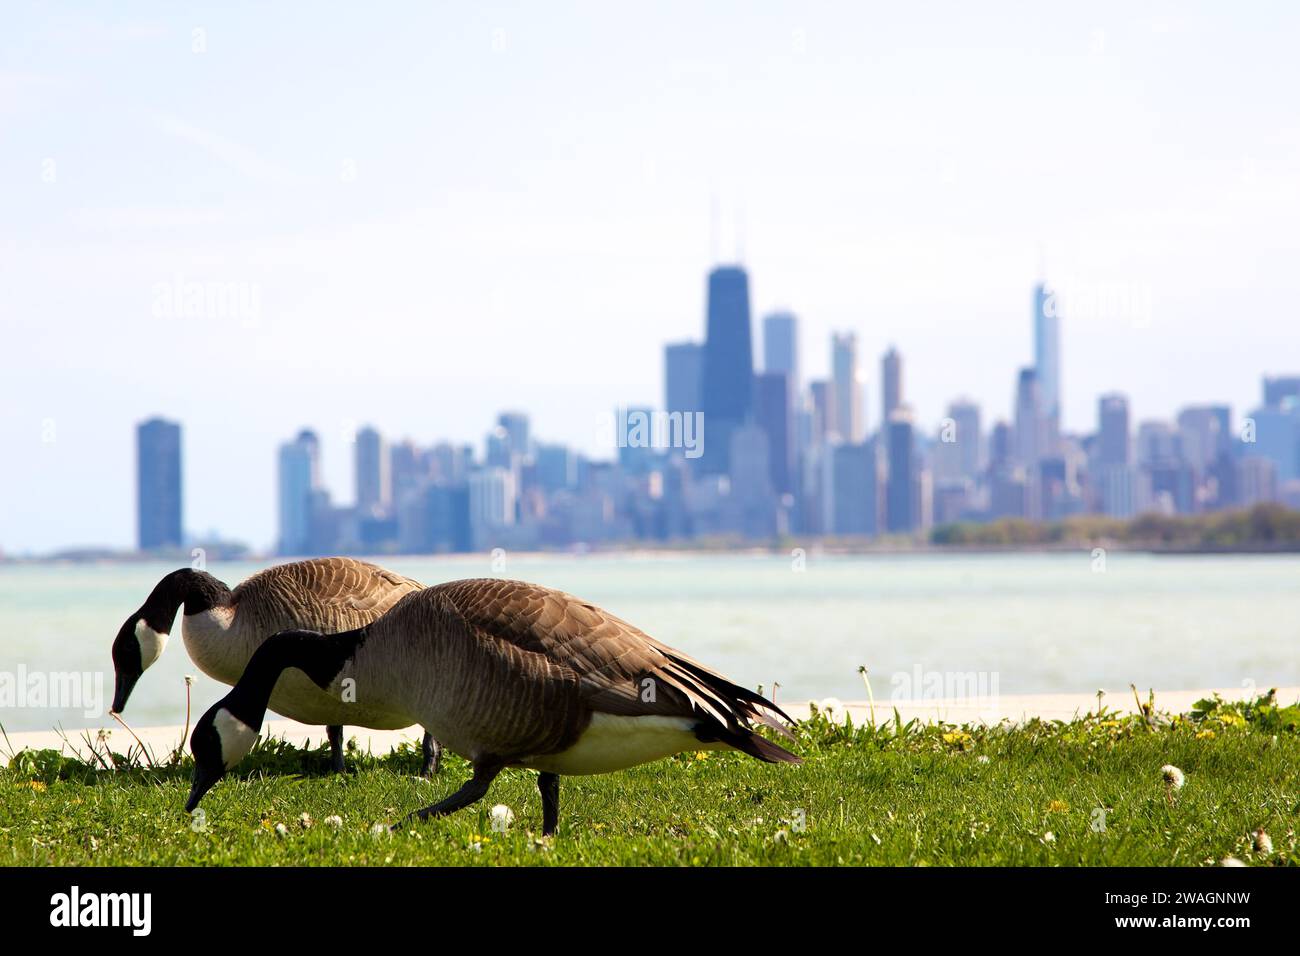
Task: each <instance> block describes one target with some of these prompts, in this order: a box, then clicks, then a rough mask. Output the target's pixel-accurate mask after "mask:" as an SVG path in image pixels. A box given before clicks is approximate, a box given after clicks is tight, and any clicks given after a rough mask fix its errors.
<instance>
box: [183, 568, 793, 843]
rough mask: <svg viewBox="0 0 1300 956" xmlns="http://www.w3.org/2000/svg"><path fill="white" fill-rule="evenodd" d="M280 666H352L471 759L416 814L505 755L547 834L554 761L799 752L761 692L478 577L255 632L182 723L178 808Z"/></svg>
mask: <svg viewBox="0 0 1300 956" xmlns="http://www.w3.org/2000/svg"><path fill="white" fill-rule="evenodd" d="M286 669H297V670H300V671H302V672H303V673H304V674H306V675H307V676H308V677H309V678H310V679H311V680H312V681H313V682H314V683H315V684H316V685H317V686H318V687H320V688H323V689H325V690H327V691H330V692H333V691H335V690H336V689H337V688H338V687H339V686H340V685H341V683H342V682H343V681H346V680H349V679H350V680H354V681H355V682H356V685H355V686H356V688H357V694H358V697H360V696H374V697H377V698H379V699H381V700H383V702H384V704H385V706H387V707H389V708H391V709H392V710H393V711H395V712H400V713H401V714H403V715H404V717H405V718H406V719H408V721H409V722H413V723H414V722H419V723H422V724H423V725H424V726H425V727H427V728H428V729H429V730H430V731H431V732H432V733H434V734H435V735H436V736H437V737H438V739H439V740H441V741H442V743H443V745H444V746H446V747H449V748H451V749H452V750H454V751H455V752H457V753H459V754H463V755H464V756H465V757H467V758H468V759H469V760H470V762H471V764H472V765H473V776H472V778H471V779H470V780H469V781H468V782H467V783H466V784H465V785H464V786H462V787H461V788H460V789H459V790H458V791H456V793H454V794H452V795H451V796H450V797H448V798H446V799H445V800H443V801H441V802H440V803H435V804H433V805H432V806H429V807H425V808H424V809H422V810H418V811H416V812H415V813H414V814H413V816H415V817H418V818H419V819H421V820H424V819H427V818H429V817H431V816H441V815H443V814H447V813H451V812H452V811H454V810H458V809H460V808H461V807H464V806H467V805H469V804H471V803H474V802H475V801H476V800H479V799H481V798H482V797H483V795H484V794H485V793H486V792H487V789H488V785H489V784H490V783H491V782H492V780H493V778H494V777H496V775H497V774H498V773H500V772H501V770H502V769H503V768H505V767H512V766H513V767H530V768H532V769H534V770H539V771H541V775H540V777H539V778H538V781H537V786H538V789H539V790H540V791H541V795H542V831H543V833H546V834H550V833H553V832H555V827H556V823H557V819H558V814H559V787H560V785H559V778H560V775H561V774H590V773H605V772H607V771H611V770H620V769H623V768H625V767H631V766H634V765H636V764H640V763H645V762H647V761H650V760H657V759H659V758H661V757H667V756H669V755H670V754H674V753H678V752H679V751H682V750H696V749H720V748H730V749H735V750H739V751H742V752H744V753H747V754H749V755H750V756H753V757H757V758H758V759H759V760H764V761H767V762H769V763H776V762H786V763H799V762H800V760H799V758H798V757H796V756H795V755H794V754H792V753H790V752H788V751H786V750H784V749H782V748H781V747H778V746H777V745H776V744H774V743H772V742H771V741H769V740H766V739H765V738H763V737H760V736H758V735H757V734H755V733H754V732H753V730H752V723H753V722H755V721H757V722H759V723H763V724H766V725H768V726H770V727H773V728H776V729H778V730H780V731H781V732H782V733H785V734H786V735H787V736H789V733H788V731H786V730H785V728H784V726H783V725H782V724H781V723H780V721H781V720H785V721H789V717H788V716H787V715H786V714H785V713H784V712H783V711H782V710H781V709H780V708H778V707H777V706H776V705H775V704H773V703H772V702H771V701H768V700H765V699H764V698H762V697H760V696H759V695H758V694H756V693H754V692H753V691H750V690H746V689H745V688H743V687H740V686H738V685H736V684H733V683H732V682H731V681H729V680H727V679H726V678H725V677H723V676H722V675H721V674H719V673H717V672H716V671H713V670H710V669H709V668H707V667H705V666H704V665H703V664H700V663H699V662H698V661H695V660H693V659H692V658H690V657H687V656H686V655H685V654H683V653H681V652H680V651H676V650H673V649H672V648H671V647H668V646H667V645H665V644H661V643H659V642H658V641H656V640H655V639H654V638H652V637H650V636H649V635H647V634H645V633H644V632H642V631H640V630H638V629H637V628H635V627H633V626H632V625H631V624H628V623H627V622H626V621H622V620H620V619H619V618H617V617H614V616H613V615H612V614H608V613H606V612H605V611H602V610H601V609H600V608H598V607H595V606H594V605H592V604H589V603H587V602H585V601H582V600H580V599H579V598H576V597H573V596H572V595H569V594H565V593H564V592H562V591H555V590H552V589H551V588H546V587H542V586H540V585H536V584H525V583H523V582H520V581H503V580H500V579H497V578H490V579H481V580H470V581H453V582H451V583H449V584H441V585H437V586H436V587H431V588H426V589H424V590H423V591H417V592H415V593H413V594H408V595H407V596H406V597H404V598H402V600H401V601H399V602H398V603H397V604H396V605H395V606H394V607H393V609H392V610H391V611H389V612H388V613H387V614H386V615H384V616H383V617H382V618H380V619H379V620H378V621H376V622H375V623H373V624H370V625H368V626H366V627H361V628H358V629H356V630H353V631H347V632H344V633H340V634H334V635H330V636H327V637H322V636H321V635H319V634H314V633H311V632H309V631H301V630H294V631H286V632H283V633H280V634H277V635H275V636H274V637H272V638H271V639H270V640H268V641H267V642H266V643H264V644H263V645H262V646H261V647H260V648H258V650H257V652H256V653H255V654H254V655H253V659H252V660H251V661H249V664H248V669H247V670H245V671H244V675H243V676H242V677H241V678H240V679H239V682H238V683H236V684H235V686H234V689H233V690H231V692H230V693H229V694H227V695H226V696H225V697H224V698H223V699H222V700H220V701H218V702H217V703H216V704H214V705H213V706H212V707H211V708H210V709H209V710H208V711H207V713H205V714H204V715H203V717H202V718H200V719H199V722H198V723H197V724H195V726H194V733H193V735H192V736H191V738H190V749H191V751H192V752H193V754H194V781H193V785H192V787H191V789H190V796H189V800H188V801H187V802H186V805H185V808H186V810H187V811H193V809H194V808H195V807H196V806H198V803H199V800H200V799H202V797H203V795H204V794H205V793H206V792H207V791H208V790H209V789H210V788H211V787H212V785H213V784H215V783H216V782H217V781H218V780H219V779H220V778H221V777H222V776H223V775H224V774H225V772H226V771H227V770H229V769H230V768H232V767H233V766H235V764H237V763H238V762H239V761H240V760H241V759H243V757H244V755H245V754H247V753H248V751H249V750H250V749H251V748H252V746H253V742H254V741H255V740H256V739H257V736H258V734H259V733H260V731H261V727H262V718H263V716H264V715H265V712H266V706H267V699H268V695H269V694H270V692H271V688H272V687H273V686H275V683H276V681H277V680H278V679H279V678H280V674H281V673H282V672H283V671H285V670H286ZM408 819H409V818H408Z"/></svg>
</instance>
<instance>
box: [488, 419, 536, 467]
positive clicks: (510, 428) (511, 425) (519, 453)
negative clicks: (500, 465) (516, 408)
mask: <svg viewBox="0 0 1300 956" xmlns="http://www.w3.org/2000/svg"><path fill="white" fill-rule="evenodd" d="M497 424H498V425H500V426H501V427H502V428H504V429H505V430H506V435H507V436H508V437H509V439H510V453H511V455H512V456H513V458H514V459H515V461H520V460H522V459H525V458H529V457H531V456H532V453H533V445H532V429H531V425H530V424H529V421H528V413H527V412H502V413H501V414H499V415H497Z"/></svg>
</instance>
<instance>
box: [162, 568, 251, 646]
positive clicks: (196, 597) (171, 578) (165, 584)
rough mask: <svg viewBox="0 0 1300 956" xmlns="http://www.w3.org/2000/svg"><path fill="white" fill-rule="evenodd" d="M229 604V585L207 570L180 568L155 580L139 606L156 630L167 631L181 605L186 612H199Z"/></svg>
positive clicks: (164, 632) (168, 631) (165, 632)
mask: <svg viewBox="0 0 1300 956" xmlns="http://www.w3.org/2000/svg"><path fill="white" fill-rule="evenodd" d="M229 604H230V588H228V587H226V586H225V585H224V584H222V583H221V582H220V581H218V580H217V579H216V578H214V577H213V576H212V575H210V574H208V572H206V571H196V570H195V569H194V568H181V569H180V570H178V571H173V572H172V573H171V574H169V575H167V576H166V577H164V578H163V579H162V580H161V581H159V582H158V584H157V585H156V586H155V587H154V589H153V591H152V592H151V593H150V595H149V597H148V598H147V599H146V600H145V602H144V607H142V608H141V609H140V616H141V617H143V618H144V619H145V622H146V623H148V625H149V626H150V627H151V628H153V629H154V630H155V631H158V632H160V633H163V634H167V633H170V631H171V628H172V622H173V621H174V620H175V619H176V612H177V610H179V609H180V607H181V606H182V605H184V607H185V613H186V614H200V613H202V612H203V611H208V610H211V609H212V608H214V607H227V606H229Z"/></svg>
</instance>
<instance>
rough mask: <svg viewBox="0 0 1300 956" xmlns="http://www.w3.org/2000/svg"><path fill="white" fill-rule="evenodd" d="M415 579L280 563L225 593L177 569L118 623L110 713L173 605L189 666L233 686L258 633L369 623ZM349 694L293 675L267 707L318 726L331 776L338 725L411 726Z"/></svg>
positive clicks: (168, 625) (428, 744)
mask: <svg viewBox="0 0 1300 956" xmlns="http://www.w3.org/2000/svg"><path fill="white" fill-rule="evenodd" d="M421 586H422V585H421V584H420V583H419V582H418V581H413V580H411V579H410V578H407V577H403V576H402V575H400V574H394V573H393V572H392V571H388V570H386V569H384V568H381V567H377V566H375V565H373V564H368V563H367V562H365V561H356V560H353V559H352V558H315V559H313V560H310V561H295V562H293V563H291V564H280V565H276V566H274V567H271V568H267V569H266V570H265V571H260V572H258V573H257V574H254V575H253V576H252V577H250V578H249V579H248V580H246V581H244V582H243V583H242V584H240V585H239V586H238V587H236V588H235V589H234V590H233V591H231V590H230V589H229V588H228V587H226V585H225V584H223V583H222V582H221V581H218V580H217V579H216V578H215V577H213V576H212V575H211V574H208V573H207V572H205V571H196V570H193V569H191V568H182V569H180V570H179V571H173V572H172V573H171V574H169V575H167V576H166V577H164V578H163V579H162V580H161V581H159V582H158V584H157V586H156V587H154V589H153V592H152V593H151V594H150V595H149V597H148V598H146V599H145V602H144V605H143V606H142V607H141V608H140V609H139V610H138V611H136V612H135V613H134V614H132V615H131V616H130V617H128V618H127V619H126V623H125V624H123V625H122V629H121V630H120V631H118V634H117V639H116V640H115V641H114V642H113V666H114V669H115V671H116V675H117V680H116V687H115V689H114V693H113V712H114V713H121V712H122V710H123V708H125V707H126V702H127V699H128V698H129V697H130V696H131V691H132V689H134V687H135V685H136V682H137V681H138V680H139V679H140V676H141V675H142V674H143V673H144V671H145V670H146V669H147V668H148V667H149V666H150V665H151V664H153V663H154V662H155V661H157V660H158V658H159V657H161V656H162V652H163V650H164V648H165V647H166V646H167V636H168V634H169V633H170V631H171V629H172V624H173V622H174V620H175V618H176V611H177V610H178V609H179V608H181V607H182V606H183V607H184V608H185V615H184V618H183V622H182V625H181V635H182V637H183V638H184V641H185V649H186V650H187V651H189V654H190V658H191V659H192V660H193V661H194V663H195V664H196V665H198V668H199V670H201V671H203V673H205V674H207V675H208V676H209V677H211V678H213V679H214V680H219V681H221V682H222V683H223V684H234V683H235V682H236V681H237V680H239V675H240V674H242V673H243V672H244V668H245V667H247V666H248V662H249V659H250V658H251V657H252V656H253V652H254V651H255V650H257V648H258V647H259V646H260V645H261V644H262V642H263V641H264V640H265V639H266V638H267V636H268V635H271V634H274V633H275V632H276V631H282V630H285V629H286V628H308V629H311V630H313V631H321V632H324V633H327V634H332V633H335V632H337V631H346V630H350V629H351V628H354V627H361V626H362V625H365V624H369V623H370V622H371V621H374V620H375V619H376V618H378V617H379V616H380V615H382V614H383V613H384V612H386V611H387V610H388V609H389V608H391V607H392V606H393V605H394V604H396V603H397V602H398V601H399V600H400V599H401V598H402V597H403V596H405V595H406V594H409V593H410V592H412V591H418V590H419V589H420V588H421ZM349 697H350V695H347V696H345V695H344V694H343V693H335V694H330V693H326V692H325V691H323V690H321V689H320V688H319V687H317V686H316V685H315V684H313V683H312V682H311V681H310V680H308V679H307V678H306V677H304V676H303V675H302V674H299V673H289V674H286V675H284V678H283V679H282V680H280V681H279V682H277V683H276V685H275V689H274V691H273V692H272V694H271V700H270V707H271V709H272V710H274V711H275V712H276V713H279V714H283V715H284V716H286V717H290V718H292V719H294V720H298V721H302V722H303V723H306V724H325V725H327V733H328V736H329V741H330V751H331V758H332V761H333V765H334V769H335V770H340V771H341V770H342V769H343V727H342V725H343V724H351V725H354V726H357V727H370V728H372V729H376V730H394V729H398V728H401V727H409V726H410V725H411V724H412V723H414V721H410V720H404V719H403V718H402V717H401V716H400V715H399V714H395V713H394V712H393V711H392V710H391V709H389V708H386V707H384V706H383V704H382V702H381V701H379V700H376V699H371V700H369V701H367V700H365V699H363V698H361V697H358V698H357V699H356V700H355V701H352V700H349V699H348V698H349ZM440 756H441V748H440V746H439V744H438V742H437V741H436V740H434V738H433V737H432V736H431V735H429V734H428V733H426V734H425V736H424V772H425V773H426V774H429V773H434V772H436V771H437V768H438V762H439V758H440Z"/></svg>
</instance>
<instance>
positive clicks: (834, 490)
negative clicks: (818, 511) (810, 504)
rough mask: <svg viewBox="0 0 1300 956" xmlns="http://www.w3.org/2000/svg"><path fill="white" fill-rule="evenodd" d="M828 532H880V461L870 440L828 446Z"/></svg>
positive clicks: (874, 445)
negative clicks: (853, 443)
mask: <svg viewBox="0 0 1300 956" xmlns="http://www.w3.org/2000/svg"><path fill="white" fill-rule="evenodd" d="M829 454H830V462H829V464H828V466H827V467H828V470H829V473H830V482H829V484H830V487H829V495H830V499H831V507H830V521H829V523H828V524H829V527H828V528H827V529H826V530H827V531H829V532H830V533H831V534H844V535H874V534H878V533H879V532H880V521H879V519H880V464H879V457H878V452H877V446H876V443H875V442H874V441H868V442H862V443H860V444H856V445H836V446H835V447H834V448H832V449H830V450H829Z"/></svg>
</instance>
